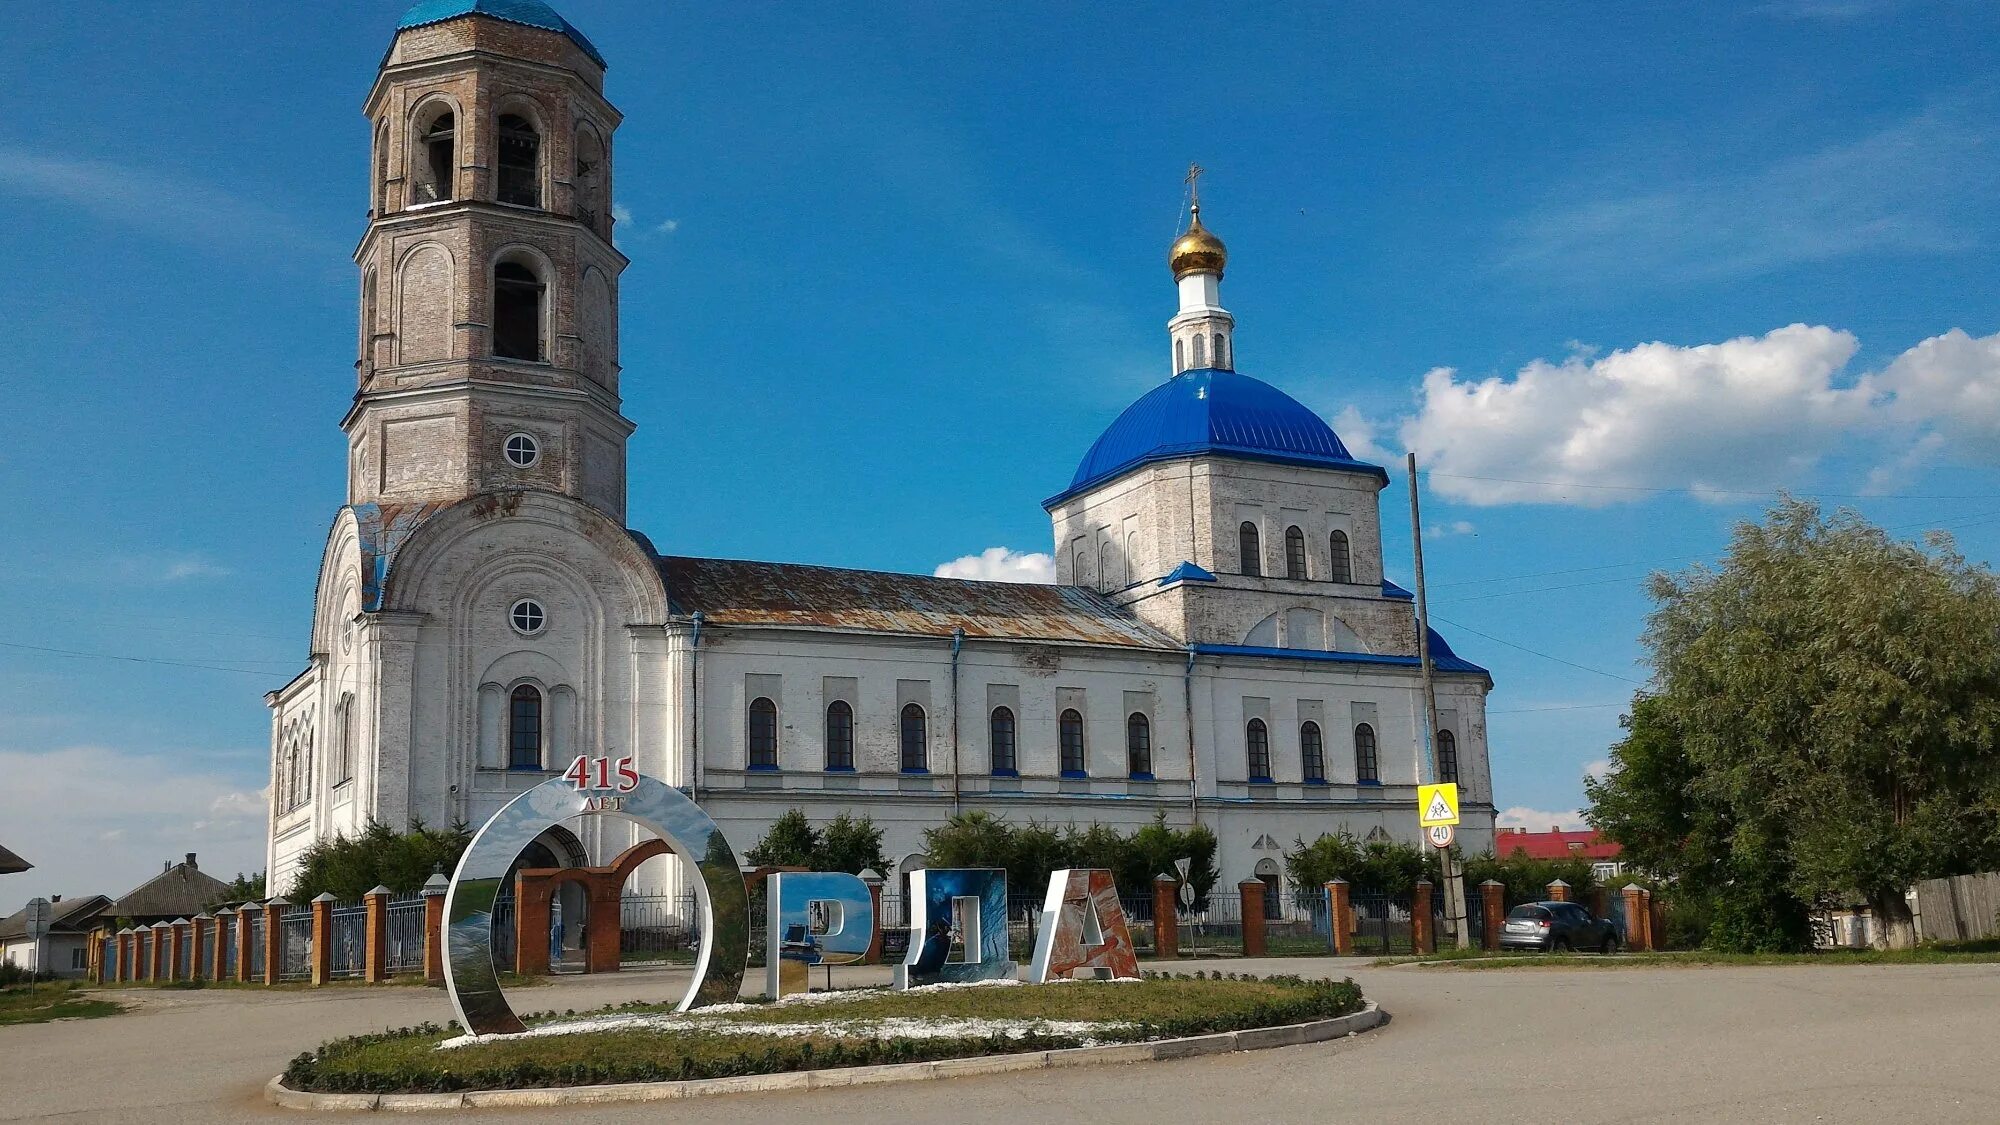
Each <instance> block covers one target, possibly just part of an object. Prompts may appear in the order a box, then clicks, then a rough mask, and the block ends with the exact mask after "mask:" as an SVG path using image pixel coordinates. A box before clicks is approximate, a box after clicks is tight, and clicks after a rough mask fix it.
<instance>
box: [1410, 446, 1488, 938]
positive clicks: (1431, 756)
mask: <svg viewBox="0 0 2000 1125" xmlns="http://www.w3.org/2000/svg"><path fill="white" fill-rule="evenodd" d="M1406 464H1407V465H1408V467H1409V472H1410V542H1411V544H1412V546H1413V548H1414V554H1415V557H1416V571H1417V656H1418V664H1419V665H1420V667H1421V668H1422V669H1423V677H1424V747H1423V750H1424V752H1423V759H1422V761H1421V763H1420V764H1419V766H1418V773H1419V774H1420V776H1419V777H1418V779H1417V780H1418V781H1422V780H1423V779H1424V777H1426V776H1427V777H1429V778H1430V779H1431V780H1432V781H1443V780H1444V779H1443V778H1441V777H1439V776H1438V772H1437V721H1438V708H1437V686H1436V685H1435V684H1434V683H1433V682H1432V680H1431V613H1430V603H1429V601H1428V600H1427V599H1426V598H1425V596H1424V521H1423V513H1422V512H1421V511H1419V510H1418V507H1417V455H1416V453H1415V452H1414V451H1412V452H1411V453H1410V455H1409V459H1408V461H1407V462H1406ZM1452 788H1453V792H1452V816H1451V821H1452V822H1453V823H1456V822H1457V820H1458V793H1457V786H1453V787H1452ZM1418 811H1419V812H1420V813H1421V812H1423V811H1424V810H1423V808H1422V806H1419V809H1418ZM1425 819H1427V820H1428V819H1436V818H1425ZM1438 861H1439V865H1440V866H1441V867H1442V869H1443V871H1444V909H1445V917H1447V918H1448V919H1450V920H1451V928H1452V932H1453V933H1455V934H1456V935H1457V936H1458V947H1459V948H1460V949H1469V948H1471V946H1472V935H1471V934H1470V933H1468V932H1467V931H1466V926H1465V874H1464V872H1463V871H1461V870H1460V868H1459V862H1458V857H1457V856H1455V855H1453V854H1452V853H1451V850H1450V849H1449V848H1441V849H1439V851H1438Z"/></svg>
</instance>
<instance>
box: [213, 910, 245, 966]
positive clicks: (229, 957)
mask: <svg viewBox="0 0 2000 1125" xmlns="http://www.w3.org/2000/svg"><path fill="white" fill-rule="evenodd" d="M241 925H243V916H242V915H241V914H232V915H230V916H229V917H227V918H223V919H220V920H218V921H217V923H216V926H215V940H217V941H219V942H221V943H222V979H224V980H235V979H236V940H237V939H236V935H237V932H238V930H237V928H238V927H239V926H241Z"/></svg>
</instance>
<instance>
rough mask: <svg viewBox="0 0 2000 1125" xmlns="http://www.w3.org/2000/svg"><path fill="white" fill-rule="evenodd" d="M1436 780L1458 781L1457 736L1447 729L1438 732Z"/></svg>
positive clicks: (1454, 782)
mask: <svg viewBox="0 0 2000 1125" xmlns="http://www.w3.org/2000/svg"><path fill="white" fill-rule="evenodd" d="M1438 780H1439V781H1449V782H1452V783H1453V784H1456V783H1457V782H1458V737H1457V736H1456V735H1454V734H1452V733H1451V732H1450V731H1448V730H1441V731H1439V732H1438Z"/></svg>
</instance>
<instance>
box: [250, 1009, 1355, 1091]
mask: <svg viewBox="0 0 2000 1125" xmlns="http://www.w3.org/2000/svg"><path fill="white" fill-rule="evenodd" d="M1388 1022H1389V1013H1387V1012H1385V1011H1383V1010H1382V1009H1381V1008H1380V1007H1378V1006H1377V1005H1376V1004H1375V1002H1374V1001H1372V1000H1370V1001H1368V1003H1367V1006H1366V1007H1364V1008H1362V1009H1361V1010H1360V1011H1358V1012H1355V1013H1354V1014H1352V1015H1347V1016H1340V1017H1337V1018H1335V1019H1330V1020H1315V1021H1313V1022H1312V1023H1295V1024H1287V1025H1285V1026H1283V1027H1260V1028H1256V1029H1253V1030H1250V1031H1224V1032H1218V1033H1216V1034H1214V1035H1196V1036H1192V1037H1189V1038H1186V1039H1159V1040H1155V1041H1153V1042H1151V1043H1113V1044H1109V1045H1106V1046H1103V1047H1071V1048H1068V1049H1065V1050H1060V1051H1024V1052H1022V1053H1020V1054H1017V1055H982V1056H979V1057H976V1058H967V1059H940V1060H937V1061H935V1062H918V1063H889V1064H885V1065H882V1066H847V1067H837V1068H834V1069H832V1070H794V1071H789V1072H787V1073H784V1074H752V1075H745V1076H743V1077H739V1078H697V1079H694V1080H692V1081H688V1082H628V1083H622V1084H619V1085H615V1086H559V1087H554V1088H551V1089H544V1090H467V1091H464V1092H461V1093H456V1094H312V1093H307V1092H304V1091H301V1090H293V1089H290V1088H288V1087H287V1086H286V1085H285V1083H284V1077H283V1076H282V1075H280V1076H279V1077H277V1078H273V1079H271V1081H270V1082H269V1083H267V1084H266V1085H265V1087H264V1096H265V1097H266V1098H268V1099H269V1100H270V1101H271V1102H272V1103H274V1104H276V1105H279V1106H283V1107H284V1108H286V1109H341V1110H354V1109H375V1110H388V1111H391V1112H398V1113H414V1112H422V1111H424V1110H432V1109H497V1108H503V1107H504V1108H508V1109H521V1108H526V1107H531V1106H533V1107H541V1106H571V1105H601V1104H604V1103H607V1102H661V1101H672V1100H674V1099H677V1098H704V1097H710V1096H713V1095H716V1094H747V1093H753V1092H758V1091H765V1090H830V1089H835V1088H838V1087H842V1086H875V1085H880V1084H883V1083H888V1082H923V1081H927V1080H930V1079H934V1078H957V1077H960V1076H963V1075H968V1074H1007V1073H1012V1072H1015V1071H1023V1070H1048V1069H1057V1068H1063V1067H1072V1066H1097V1065H1102V1064H1107V1063H1134V1062H1153V1061H1157V1060H1162V1059H1186V1058H1193V1057H1195V1056H1197V1055H1220V1054H1227V1053H1229V1052H1231V1051H1260V1050H1264V1049H1266V1048H1269V1047H1294V1046H1298V1045H1299V1044H1302V1043H1324V1042H1326V1041H1327V1040H1329V1039H1339V1038H1341V1037H1343V1036H1347V1035H1358V1034H1360V1033H1361V1032H1364V1031H1370V1030H1373V1029H1374V1028H1377V1027H1380V1026H1382V1025H1383V1024H1385V1023H1388Z"/></svg>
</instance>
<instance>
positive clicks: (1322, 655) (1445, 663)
mask: <svg viewBox="0 0 2000 1125" xmlns="http://www.w3.org/2000/svg"><path fill="white" fill-rule="evenodd" d="M1193 647H1194V651H1195V652H1196V653H1197V654H1199V655H1202V656H1261V657H1265V658H1268V659H1272V660H1314V661H1322V662H1326V663H1332V664H1391V665H1396V666H1399V667H1404V668H1415V667H1417V666H1418V665H1419V664H1421V663H1422V662H1421V661H1420V660H1418V659H1417V658H1416V657H1414V656H1387V655H1383V654H1381V653H1374V652H1327V651H1324V650H1321V649H1311V648H1266V647H1263V646H1260V645H1195V646H1193ZM1430 649H1431V667H1432V668H1434V669H1436V670H1437V671H1440V672H1464V673H1466V674H1468V675H1474V676H1485V677H1487V678H1488V679H1491V678H1492V676H1493V674H1492V673H1491V672H1488V671H1487V670H1486V669H1484V668H1481V667H1480V666H1479V665H1477V664H1474V663H1473V662H1472V661H1470V660H1467V659H1465V658H1464V657H1462V656H1460V655H1458V654H1457V653H1455V652H1453V651H1451V646H1450V645H1448V644H1446V643H1445V640H1444V638H1443V637H1440V636H1438V631H1437V630H1436V629H1432V630H1431V631H1430Z"/></svg>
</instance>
